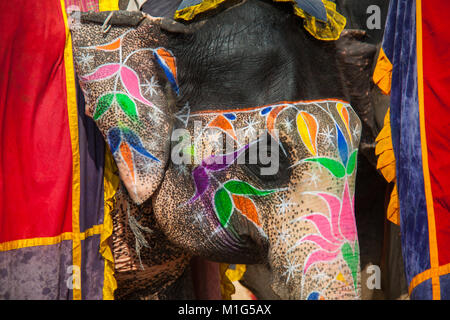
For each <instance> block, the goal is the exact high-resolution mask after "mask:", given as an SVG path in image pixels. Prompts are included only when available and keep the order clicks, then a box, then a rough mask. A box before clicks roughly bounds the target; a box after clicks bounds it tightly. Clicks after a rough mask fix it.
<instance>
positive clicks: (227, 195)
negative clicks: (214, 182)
mask: <svg viewBox="0 0 450 320" xmlns="http://www.w3.org/2000/svg"><path fill="white" fill-rule="evenodd" d="M274 192H276V190H260V189H256V188H255V187H253V186H252V185H250V184H249V183H247V182H244V181H239V180H229V181H227V182H225V184H224V185H223V186H222V187H220V188H219V189H217V190H216V193H215V195H214V207H215V210H216V215H217V218H218V219H219V221H220V224H221V225H222V226H223V227H224V228H225V227H227V226H228V223H229V221H230V218H231V215H232V213H233V209H237V210H239V211H240V212H241V213H242V214H243V215H245V216H246V217H247V218H249V220H250V221H253V222H254V223H255V224H256V225H258V226H261V223H260V222H259V218H258V212H257V209H256V206H255V204H254V202H253V201H252V200H251V199H250V197H252V196H257V197H264V196H267V195H269V194H271V193H274Z"/></svg>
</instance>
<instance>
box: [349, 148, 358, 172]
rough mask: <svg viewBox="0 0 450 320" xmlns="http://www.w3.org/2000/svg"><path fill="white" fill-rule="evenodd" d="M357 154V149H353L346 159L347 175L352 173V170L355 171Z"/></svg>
mask: <svg viewBox="0 0 450 320" xmlns="http://www.w3.org/2000/svg"><path fill="white" fill-rule="evenodd" d="M357 156H358V149H356V150H355V151H353V152H352V154H351V155H350V158H349V159H348V164H347V174H348V175H351V174H353V172H354V171H355V168H356V159H357V158H358V157H357Z"/></svg>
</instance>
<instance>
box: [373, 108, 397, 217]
mask: <svg viewBox="0 0 450 320" xmlns="http://www.w3.org/2000/svg"><path fill="white" fill-rule="evenodd" d="M375 141H376V147H375V155H376V156H377V157H378V161H377V169H378V170H380V172H381V174H382V175H383V177H384V178H385V179H386V181H387V182H393V183H394V184H395V185H394V189H393V190H392V193H391V197H390V200H389V205H388V209H387V216H386V218H387V219H388V220H389V221H391V222H392V223H395V224H396V225H400V205H399V201H398V192H397V184H396V171H395V154H394V148H393V146H392V138H391V122H390V109H388V112H387V113H386V116H385V117H384V126H383V129H381V131H380V133H379V134H378V137H377V138H376V139H375Z"/></svg>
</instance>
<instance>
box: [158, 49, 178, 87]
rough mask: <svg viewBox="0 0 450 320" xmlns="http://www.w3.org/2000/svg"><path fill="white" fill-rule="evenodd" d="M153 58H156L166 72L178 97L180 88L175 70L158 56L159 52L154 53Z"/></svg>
mask: <svg viewBox="0 0 450 320" xmlns="http://www.w3.org/2000/svg"><path fill="white" fill-rule="evenodd" d="M164 51H166V52H167V50H165V49H164ZM153 56H154V57H155V59H156V61H157V62H158V64H159V65H160V66H161V68H162V69H163V70H164V73H165V74H166V77H167V80H169V83H170V85H171V86H172V89H173V90H174V91H175V92H176V94H177V95H179V94H180V88H179V87H178V83H177V79H176V78H175V74H174V73H173V70H170V68H169V66H168V65H167V63H166V62H165V61H164V59H163V58H162V57H161V56H160V55H159V54H158V51H157V50H155V51H153Z"/></svg>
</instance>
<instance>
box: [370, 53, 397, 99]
mask: <svg viewBox="0 0 450 320" xmlns="http://www.w3.org/2000/svg"><path fill="white" fill-rule="evenodd" d="M372 78H373V82H374V83H375V84H376V85H377V86H378V87H379V88H380V90H381V91H382V92H383V93H384V94H385V95H389V94H391V82H392V63H391V61H390V60H389V58H388V57H387V56H386V53H385V52H384V50H383V48H381V49H380V53H379V54H378V60H377V64H376V66H375V70H374V72H373V77H372Z"/></svg>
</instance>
